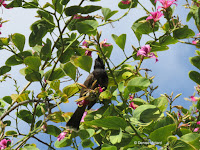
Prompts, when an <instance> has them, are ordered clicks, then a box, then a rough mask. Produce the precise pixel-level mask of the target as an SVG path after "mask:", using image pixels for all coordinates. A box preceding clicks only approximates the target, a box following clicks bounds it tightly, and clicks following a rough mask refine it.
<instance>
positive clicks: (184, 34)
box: [173, 26, 195, 39]
mask: <svg viewBox="0 0 200 150" xmlns="http://www.w3.org/2000/svg"><path fill="white" fill-rule="evenodd" d="M192 36H195V33H194V31H193V30H191V29H189V28H188V26H184V27H183V28H179V29H176V30H174V31H173V37H175V38H177V39H186V38H190V37H192Z"/></svg>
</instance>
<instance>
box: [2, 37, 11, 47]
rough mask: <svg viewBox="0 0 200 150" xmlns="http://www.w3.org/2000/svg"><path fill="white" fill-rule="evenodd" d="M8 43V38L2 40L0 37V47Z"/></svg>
mask: <svg viewBox="0 0 200 150" xmlns="http://www.w3.org/2000/svg"><path fill="white" fill-rule="evenodd" d="M9 42H10V38H3V37H0V46H3V45H8V44H9Z"/></svg>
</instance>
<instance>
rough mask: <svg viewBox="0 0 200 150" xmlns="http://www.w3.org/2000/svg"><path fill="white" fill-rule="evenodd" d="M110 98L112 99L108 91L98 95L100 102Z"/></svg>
mask: <svg viewBox="0 0 200 150" xmlns="http://www.w3.org/2000/svg"><path fill="white" fill-rule="evenodd" d="M111 98H112V94H111V93H110V91H109V90H106V91H103V92H101V94H100V95H99V99H100V100H106V99H111Z"/></svg>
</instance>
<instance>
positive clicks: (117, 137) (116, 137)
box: [109, 129, 123, 145]
mask: <svg viewBox="0 0 200 150" xmlns="http://www.w3.org/2000/svg"><path fill="white" fill-rule="evenodd" d="M122 135H123V134H122V130H121V129H120V130H112V131H111V134H110V137H109V139H110V142H111V143H112V144H113V145H114V144H116V143H120V142H121V140H122Z"/></svg>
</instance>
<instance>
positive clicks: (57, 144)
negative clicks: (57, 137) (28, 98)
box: [54, 137, 72, 148]
mask: <svg viewBox="0 0 200 150" xmlns="http://www.w3.org/2000/svg"><path fill="white" fill-rule="evenodd" d="M71 143H72V140H71V139H69V138H68V137H65V138H64V139H62V140H61V141H56V142H55V144H54V146H55V147H56V148H61V147H67V146H70V145H71Z"/></svg>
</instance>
